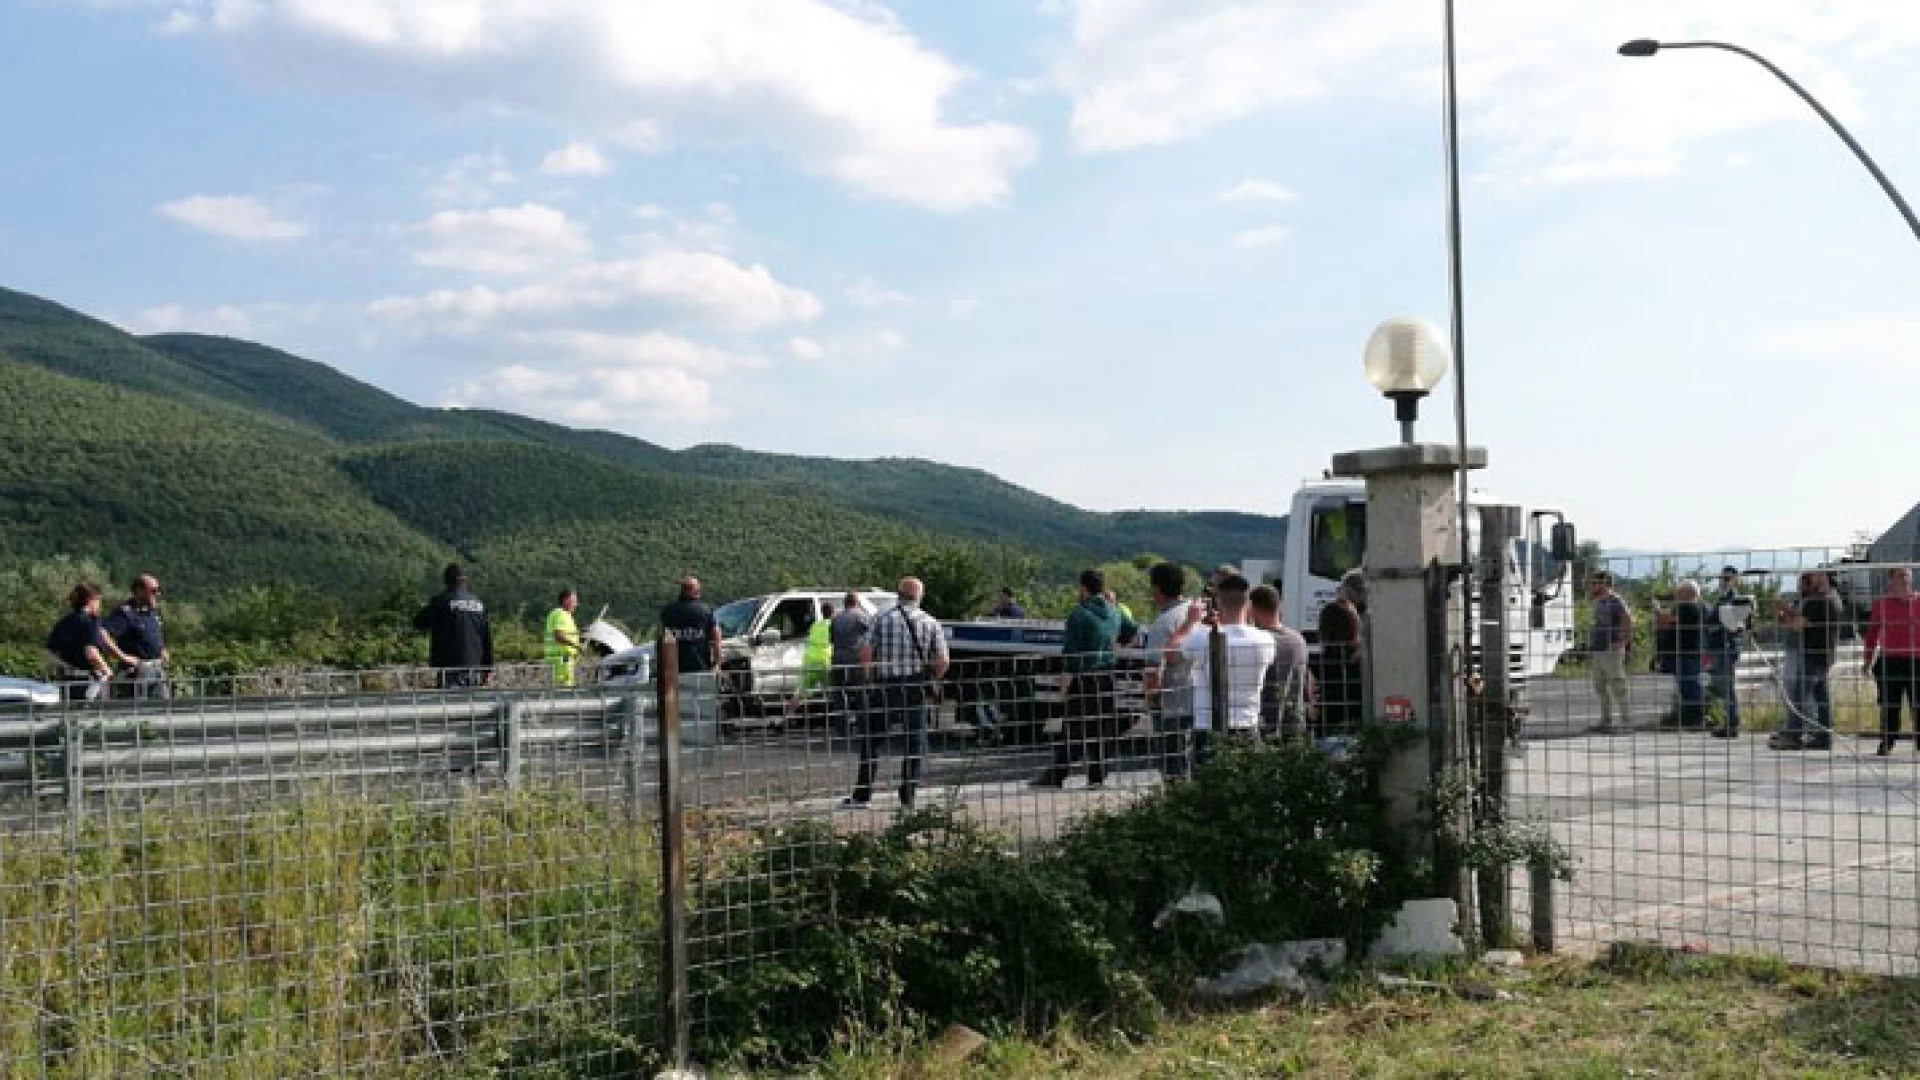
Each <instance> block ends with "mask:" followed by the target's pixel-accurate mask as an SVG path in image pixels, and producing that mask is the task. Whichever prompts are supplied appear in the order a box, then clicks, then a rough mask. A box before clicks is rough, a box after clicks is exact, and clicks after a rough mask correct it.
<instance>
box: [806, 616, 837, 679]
mask: <svg viewBox="0 0 1920 1080" xmlns="http://www.w3.org/2000/svg"><path fill="white" fill-rule="evenodd" d="M832 625H833V605H832V604H821V605H820V617H819V618H817V619H815V620H813V626H812V627H810V628H808V630H807V651H806V653H805V654H804V655H803V656H802V657H801V660H800V693H801V694H802V695H805V694H810V693H812V692H813V691H815V690H820V689H824V688H825V687H826V685H827V671H828V669H830V668H831V667H832V666H833V640H832V637H831V630H832Z"/></svg>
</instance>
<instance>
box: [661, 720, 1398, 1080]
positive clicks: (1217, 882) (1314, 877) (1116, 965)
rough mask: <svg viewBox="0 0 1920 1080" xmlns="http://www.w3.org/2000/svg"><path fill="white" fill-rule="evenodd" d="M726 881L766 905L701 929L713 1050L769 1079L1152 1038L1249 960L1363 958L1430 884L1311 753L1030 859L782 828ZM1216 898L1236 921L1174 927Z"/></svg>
mask: <svg viewBox="0 0 1920 1080" xmlns="http://www.w3.org/2000/svg"><path fill="white" fill-rule="evenodd" d="M708 879H709V880H710V881H712V882H714V883H715V885H714V888H715V889H716V890H718V891H717V892H716V895H721V894H722V893H724V892H725V890H726V889H730V888H736V887H737V883H738V882H752V883H755V886H756V888H755V890H754V896H753V912H752V917H751V920H750V922H748V924H747V926H746V927H745V928H743V927H742V925H741V920H740V919H739V917H738V913H737V912H736V911H734V910H732V909H731V908H730V906H729V905H727V904H725V903H715V904H711V905H703V908H704V910H705V914H704V917H703V919H702V920H701V921H700V922H699V923H697V924H696V927H695V934H694V937H695V939H696V940H701V939H706V940H709V941H712V942H714V943H715V944H714V946H713V948H714V950H715V951H716V952H718V953H720V954H721V956H720V957H716V958H709V959H708V961H707V962H704V963H701V964H700V968H701V972H702V975H703V978H704V982H703V984H702V985H701V987H700V988H699V989H700V992H701V993H702V994H703V998H704V1001H705V1002H706V1003H707V1013H706V1015H707V1018H708V1022H707V1024H706V1025H705V1026H704V1027H703V1028H702V1029H701V1032H700V1035H701V1037H702V1040H703V1043H702V1046H701V1049H702V1051H703V1053H704V1057H705V1058H706V1059H707V1060H726V1059H734V1060H743V1061H745V1062H747V1063H750V1064H755V1065H783V1064H784V1065H791V1064H795V1063H797V1062H801V1061H806V1060H810V1059H812V1058H814V1057H816V1056H818V1055H820V1054H822V1053H824V1052H827V1051H829V1050H830V1049H832V1048H833V1047H834V1046H836V1045H846V1044H847V1043H848V1042H849V1041H850V1040H851V1041H857V1040H859V1039H863V1038H873V1037H886V1036H888V1034H889V1033H894V1032H899V1031H903V1030H904V1031H926V1030H929V1029H933V1028H937V1027H938V1026H939V1025H942V1024H945V1023H948V1022H960V1023H965V1024H969V1025H972V1026H975V1027H981V1028H991V1029H1013V1030H1020V1031H1027V1032H1039V1031H1043V1030H1045V1029H1046V1028H1047V1026H1049V1025H1051V1024H1055V1023H1058V1022H1060V1021H1061V1020H1062V1019H1064V1018H1066V1017H1070V1016H1071V1017H1075V1018H1077V1019H1078V1020H1080V1021H1081V1022H1086V1023H1093V1024H1096V1025H1098V1026H1100V1027H1101V1028H1103V1029H1105V1030H1113V1031H1118V1032H1125V1033H1134V1034H1140V1033H1144V1032H1146V1031H1148V1030H1150V1029H1151V1028H1152V1026H1153V1022H1154V1020H1155V1018H1156V1017H1157V1016H1158V1014H1159V1011H1160V1008H1161V1003H1179V1002H1181V1001H1183V1000H1184V999H1185V996H1186V994H1187V993H1188V992H1189V988H1190V987H1191V980H1192V977H1193V976H1194V975H1195V974H1196V973H1199V972H1202V971H1211V970H1213V969H1214V968H1215V967H1216V966H1217V965H1218V964H1219V963H1221V962H1222V960H1223V959H1224V958H1225V957H1227V956H1228V955H1229V954H1230V953H1232V952H1233V950H1234V949H1236V948H1237V947H1238V946H1241V945H1244V944H1248V943H1251V942H1280V941H1287V940H1294V939H1298V938H1308V937H1336V938H1344V939H1347V940H1348V941H1349V942H1351V943H1353V944H1356V945H1358V944H1361V943H1363V942H1364V941H1366V940H1367V939H1369V938H1370V937H1371V935H1372V934H1373V933H1374V932H1376V931H1377V930H1378V929H1379V927H1380V926H1382V925H1384V923H1385V921H1386V920H1387V918H1389V917H1390V915H1391V913H1392V912H1393V911H1395V910H1397V909H1398V907H1399V905H1400V903H1401V901H1403V900H1404V899H1406V898H1408V897H1409V896H1412V895H1414V894H1415V892H1416V891H1417V889H1418V885H1419V881H1418V868H1416V867H1413V866H1411V865H1410V864H1409V863H1408V861H1407V860H1405V859H1402V858H1399V857H1398V856H1397V853H1396V850H1395V846H1394V844H1393V842H1392V838H1391V837H1390V835H1389V834H1388V833H1387V831H1386V829H1385V825H1384V822H1383V820H1382V818H1381V811H1380V809H1379V804H1378V802H1377V800H1375V799H1374V797H1373V794H1372V778H1371V775H1370V771H1369V768H1368V766H1367V765H1366V764H1364V756H1356V757H1355V758H1352V759H1349V760H1347V761H1335V760H1333V759H1331V758H1329V757H1327V756H1326V755H1324V754H1322V753H1319V752H1317V751H1314V750H1311V749H1308V748H1304V747H1270V748H1265V749H1259V750H1251V751H1243V752H1234V753H1227V754H1223V755H1221V756H1220V757H1219V758H1217V759H1215V760H1214V761H1213V762H1211V763H1209V764H1208V765H1207V766H1205V767H1203V768H1202V769H1200V770H1199V771H1198V772H1197V773H1196V775H1195V776H1194V778H1193V780H1192V781H1191V782H1189V783H1182V784H1175V785H1169V786H1167V787H1165V788H1162V789H1159V790H1157V791H1155V792H1154V793H1152V794H1150V795H1147V796H1146V797H1144V798H1142V799H1140V800H1139V801H1137V802H1134V803H1132V804H1129V805H1128V806H1127V807H1125V808H1124V809H1120V810H1115V811H1112V812H1108V813H1102V814H1098V815H1095V816H1092V817H1090V818H1087V819H1083V820H1081V821H1079V822H1076V823H1075V824H1073V825H1072V826H1070V827H1069V828H1068V829H1067V830H1066V831H1065V833H1064V834H1063V835H1062V836H1061V838H1060V839H1059V840H1058V841H1057V842H1056V843H1053V844H1051V845H1047V846H1044V847H1042V848H1041V849H1040V850H1037V851H1029V852H1027V853H1025V854H1024V855H1015V854H1014V853H1012V852H1009V851H1008V850H1006V848H1005V847H1004V846H1003V845H1002V844H1000V843H999V842H998V841H997V840H996V839H995V838H993V837H991V836H988V835H985V834H983V833H981V832H979V831H978V830H977V829H976V828H974V827H973V826H971V825H969V824H967V823H965V822H963V821H957V820H954V819H952V818H951V817H949V816H946V815H944V814H940V813H930V812H921V813H918V814H915V815H911V816H909V817H907V818H905V819H903V820H902V821H900V822H899V823H897V824H895V825H894V826H893V827H892V828H890V829H888V830H886V831H885V832H882V833H878V834H863V833H851V834H840V833H834V832H831V831H826V830H818V829H802V830H798V831H795V830H791V829H788V830H783V831H782V832H781V833H780V834H779V835H778V836H766V837H763V838H761V840H760V841H759V842H756V843H753V844H750V845H747V846H746V847H745V848H744V849H743V850H742V851H741V852H740V853H738V854H737V855H735V856H733V857H732V858H730V859H725V860H723V861H721V862H719V863H718V864H716V865H715V866H714V867H712V868H711V869H710V870H709V872H708ZM1196 890H1200V891H1206V892H1210V893H1212V894H1213V895H1215V896H1216V897H1218V898H1219V900H1220V902H1221V905H1222V907H1223V909H1224V911H1225V918H1224V919H1223V920H1221V921H1219V922H1218V923H1213V922H1210V921H1205V920H1200V921H1195V920H1192V919H1187V918H1178V919H1174V920H1172V921H1170V922H1167V923H1166V924H1164V925H1161V926H1156V925H1155V924H1156V921H1157V918H1158V916H1159V914H1160V913H1161V912H1162V911H1163V910H1164V909H1165V908H1167V907H1168V905H1171V904H1173V903H1174V902H1175V901H1177V900H1179V899H1180V898H1181V897H1183V896H1185V895H1187V894H1188V893H1189V892H1192V891H1196ZM729 895H730V894H729Z"/></svg>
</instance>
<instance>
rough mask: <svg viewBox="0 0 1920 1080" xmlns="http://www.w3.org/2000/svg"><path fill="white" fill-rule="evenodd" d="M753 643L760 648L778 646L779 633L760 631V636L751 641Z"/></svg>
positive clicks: (775, 631)
mask: <svg viewBox="0 0 1920 1080" xmlns="http://www.w3.org/2000/svg"><path fill="white" fill-rule="evenodd" d="M753 643H754V644H755V645H761V646H766V645H778V644H780V631H778V630H762V631H760V636H759V637H757V638H754V639H753Z"/></svg>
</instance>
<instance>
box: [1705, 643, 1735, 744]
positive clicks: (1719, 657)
mask: <svg viewBox="0 0 1920 1080" xmlns="http://www.w3.org/2000/svg"><path fill="white" fill-rule="evenodd" d="M1712 660H1713V666H1712V667H1711V668H1709V669H1708V671H1707V675H1708V679H1707V694H1708V696H1709V697H1715V698H1719V699H1720V700H1721V701H1722V702H1724V703H1726V707H1727V730H1728V731H1739V730H1740V650H1739V649H1715V650H1713V656H1712Z"/></svg>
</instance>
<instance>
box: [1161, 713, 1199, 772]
mask: <svg viewBox="0 0 1920 1080" xmlns="http://www.w3.org/2000/svg"><path fill="white" fill-rule="evenodd" d="M1153 741H1154V751H1155V755H1156V756H1157V757H1158V758H1159V761H1160V775H1162V776H1164V777H1166V778H1167V779H1169V780H1178V779H1179V778H1181V777H1183V776H1185V775H1187V773H1188V772H1191V771H1192V769H1193V717H1191V716H1168V715H1167V714H1165V713H1163V712H1160V711H1159V710H1157V709H1156V710H1154V713H1153Z"/></svg>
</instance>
